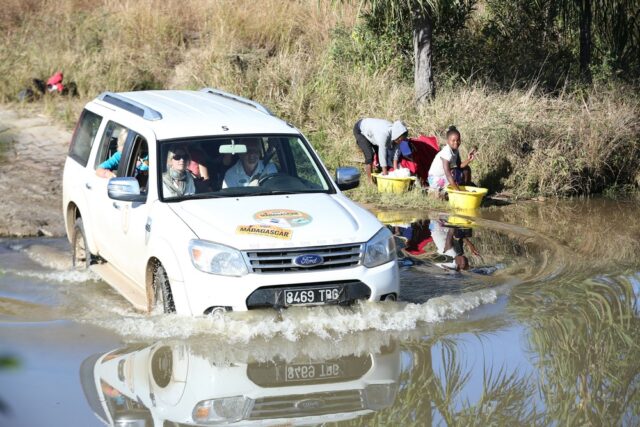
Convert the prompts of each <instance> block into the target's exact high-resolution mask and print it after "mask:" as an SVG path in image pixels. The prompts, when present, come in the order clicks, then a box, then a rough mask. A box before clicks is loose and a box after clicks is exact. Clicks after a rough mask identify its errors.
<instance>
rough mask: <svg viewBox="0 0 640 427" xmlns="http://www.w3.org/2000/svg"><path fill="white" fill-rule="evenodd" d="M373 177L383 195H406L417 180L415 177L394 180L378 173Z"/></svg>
mask: <svg viewBox="0 0 640 427" xmlns="http://www.w3.org/2000/svg"><path fill="white" fill-rule="evenodd" d="M371 176H373V178H374V179H375V181H376V183H377V184H378V191H379V192H381V193H404V192H405V191H407V190H409V187H410V186H411V184H412V183H413V182H414V181H415V180H416V177H415V176H410V177H407V178H393V177H390V176H386V175H380V174H378V173H372V174H371Z"/></svg>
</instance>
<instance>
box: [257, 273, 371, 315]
mask: <svg viewBox="0 0 640 427" xmlns="http://www.w3.org/2000/svg"><path fill="white" fill-rule="evenodd" d="M327 287H339V288H341V291H340V297H339V298H338V300H337V301H335V302H333V303H332V304H339V305H348V304H351V303H353V302H354V301H356V300H365V299H369V297H370V296H371V289H369V287H368V286H367V285H365V284H364V283H362V282H361V281H359V280H353V281H348V282H343V281H338V282H324V283H307V284H305V285H304V286H287V285H284V286H272V287H263V288H258V289H256V290H255V291H253V292H252V293H251V295H249V297H248V298H247V308H248V309H249V310H251V309H253V308H265V307H273V308H284V307H286V306H287V304H286V303H285V298H284V291H285V290H289V289H305V290H311V289H324V288H327Z"/></svg>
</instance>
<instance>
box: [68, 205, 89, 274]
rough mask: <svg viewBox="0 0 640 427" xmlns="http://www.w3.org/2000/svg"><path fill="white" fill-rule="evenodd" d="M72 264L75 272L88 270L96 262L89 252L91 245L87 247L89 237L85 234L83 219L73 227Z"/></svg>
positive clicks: (79, 219)
mask: <svg viewBox="0 0 640 427" xmlns="http://www.w3.org/2000/svg"><path fill="white" fill-rule="evenodd" d="M71 262H72V265H73V268H74V269H75V270H87V269H88V268H89V267H90V266H91V264H93V262H94V257H93V255H92V254H91V252H89V245H87V236H86V234H85V232H84V224H83V223H82V217H80V218H78V219H76V222H75V224H74V225H73V236H72V237H71Z"/></svg>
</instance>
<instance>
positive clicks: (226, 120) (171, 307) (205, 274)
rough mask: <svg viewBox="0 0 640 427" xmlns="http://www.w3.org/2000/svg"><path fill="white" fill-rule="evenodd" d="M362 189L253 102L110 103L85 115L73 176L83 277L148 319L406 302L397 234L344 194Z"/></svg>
mask: <svg viewBox="0 0 640 427" xmlns="http://www.w3.org/2000/svg"><path fill="white" fill-rule="evenodd" d="M118 153H119V154H118ZM105 161H106V163H104V162H105ZM106 167H110V168H111V169H112V171H113V173H107V174H104V173H102V172H104V171H105V170H106V169H102V168H106ZM97 170H98V172H100V173H101V175H102V176H107V177H108V176H113V175H115V176H116V177H114V178H110V179H109V178H105V177H102V176H98V174H97V172H96V171H97ZM359 178H360V175H359V172H358V170H357V169H354V168H339V169H338V170H337V172H336V180H335V182H334V181H333V180H332V179H331V178H330V176H329V173H328V171H327V169H326V168H325V166H324V165H323V164H322V163H321V162H320V160H319V158H318V156H317V154H316V153H315V151H314V150H313V148H312V147H311V146H310V144H309V143H308V142H307V140H306V139H305V138H304V137H303V136H302V135H301V133H300V132H299V131H298V130H297V129H296V128H294V127H293V126H292V125H290V124H289V123H287V122H285V121H283V120H281V119H279V118H277V117H275V116H273V115H272V114H271V113H270V112H269V110H267V109H266V108H265V107H263V106H262V105H260V104H258V103H256V102H254V101H251V100H248V99H245V98H241V97H239V96H235V95H231V94H228V93H226V92H222V91H219V90H215V89H202V90H201V91H142V92H128V93H108V92H106V93H103V94H101V95H100V96H98V97H97V98H96V99H94V100H93V101H91V102H89V103H88V104H87V105H86V106H85V109H84V111H83V112H82V115H81V116H80V119H79V121H78V124H77V126H76V130H75V132H74V135H73V139H72V141H71V146H70V149H69V156H68V158H67V160H66V163H65V169H64V182H63V211H64V217H65V224H66V229H67V235H68V238H69V241H70V242H71V244H72V248H73V259H74V265H76V266H77V267H80V268H85V267H86V268H89V267H90V268H92V269H93V270H95V271H96V272H97V273H98V274H99V275H100V276H101V277H102V278H103V279H104V280H105V281H106V282H108V283H109V284H110V285H111V286H113V287H114V288H115V289H116V290H118V291H119V292H120V293H121V294H122V295H123V296H124V297H125V298H127V299H128V300H129V301H130V302H131V303H132V304H133V305H134V306H135V307H136V308H138V309H141V310H151V309H153V307H155V306H160V307H161V308H162V309H163V310H164V311H165V312H174V311H175V312H178V313H181V314H191V315H202V314H209V313H212V312H219V311H229V310H234V311H242V310H247V309H253V308H260V307H275V308H283V307H289V306H293V305H323V304H349V303H351V302H353V301H355V300H369V301H380V300H386V299H391V300H395V299H396V297H397V295H398V288H399V279H398V267H397V263H396V255H395V245H394V242H393V237H392V235H391V233H390V231H389V230H388V229H386V228H385V227H383V226H382V224H380V222H379V221H378V220H377V219H376V218H375V217H374V216H373V215H371V214H370V213H369V212H367V211H366V210H365V209H363V208H361V207H359V206H358V205H356V204H355V203H353V202H352V201H351V200H350V199H349V198H347V197H346V196H344V195H343V194H342V193H341V190H346V189H349V188H354V187H356V186H357V185H358V183H359Z"/></svg>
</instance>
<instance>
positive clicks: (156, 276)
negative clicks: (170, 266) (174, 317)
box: [153, 264, 176, 313]
mask: <svg viewBox="0 0 640 427" xmlns="http://www.w3.org/2000/svg"><path fill="white" fill-rule="evenodd" d="M153 296H154V305H153V307H158V308H162V311H163V312H164V313H175V312H176V307H175V305H174V304H173V295H171V286H170V284H169V278H168V277H167V272H166V271H165V270H164V267H163V266H162V264H158V265H157V266H156V268H155V271H154V272H153Z"/></svg>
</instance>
